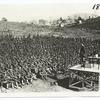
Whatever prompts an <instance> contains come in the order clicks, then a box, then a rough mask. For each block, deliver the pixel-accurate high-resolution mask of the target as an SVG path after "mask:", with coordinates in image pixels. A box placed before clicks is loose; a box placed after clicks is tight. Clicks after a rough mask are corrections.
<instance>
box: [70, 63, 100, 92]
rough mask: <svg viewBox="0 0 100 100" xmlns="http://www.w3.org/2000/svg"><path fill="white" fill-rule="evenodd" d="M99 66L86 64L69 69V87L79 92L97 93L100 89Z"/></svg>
mask: <svg viewBox="0 0 100 100" xmlns="http://www.w3.org/2000/svg"><path fill="white" fill-rule="evenodd" d="M99 66H100V64H90V63H86V64H85V65H84V67H82V66H81V65H80V64H79V65H76V66H73V67H71V68H70V69H69V71H70V78H69V87H70V88H73V89H77V90H79V91H99V89H100V68H99Z"/></svg>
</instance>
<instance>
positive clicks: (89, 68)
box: [70, 64, 100, 73]
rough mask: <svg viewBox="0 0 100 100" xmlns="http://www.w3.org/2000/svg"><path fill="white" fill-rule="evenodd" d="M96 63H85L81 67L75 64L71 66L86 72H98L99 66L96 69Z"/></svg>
mask: <svg viewBox="0 0 100 100" xmlns="http://www.w3.org/2000/svg"><path fill="white" fill-rule="evenodd" d="M98 66H99V67H100V65H98V64H86V65H85V67H81V65H80V64H79V65H76V66H73V67H71V68H70V69H72V70H79V71H86V72H95V73H100V68H99V69H98Z"/></svg>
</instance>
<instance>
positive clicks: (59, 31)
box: [0, 18, 100, 38]
mask: <svg viewBox="0 0 100 100" xmlns="http://www.w3.org/2000/svg"><path fill="white" fill-rule="evenodd" d="M98 20H100V18H96V19H91V20H87V21H86V22H85V23H83V24H82V25H76V26H72V27H68V26H65V27H63V28H59V27H57V26H39V25H34V24H29V23H24V22H4V21H0V34H4V35H6V34H12V35H14V36H22V35H28V34H31V35H37V34H39V35H49V36H56V37H59V36H61V37H77V38H78V37H82V38H83V37H84V38H85V37H87V38H100V34H98V33H99V32H100V30H96V29H97V28H98V29H99V26H100V25H99V24H100V21H98ZM87 23H88V24H87ZM87 25H88V26H87ZM92 27H93V29H92V30H91V28H92ZM87 28H88V30H87Z"/></svg>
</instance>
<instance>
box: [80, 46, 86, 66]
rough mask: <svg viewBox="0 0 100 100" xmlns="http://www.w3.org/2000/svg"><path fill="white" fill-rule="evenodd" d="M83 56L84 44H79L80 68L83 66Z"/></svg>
mask: <svg viewBox="0 0 100 100" xmlns="http://www.w3.org/2000/svg"><path fill="white" fill-rule="evenodd" d="M84 55H85V46H84V44H81V48H80V64H81V65H82V67H85V66H84Z"/></svg>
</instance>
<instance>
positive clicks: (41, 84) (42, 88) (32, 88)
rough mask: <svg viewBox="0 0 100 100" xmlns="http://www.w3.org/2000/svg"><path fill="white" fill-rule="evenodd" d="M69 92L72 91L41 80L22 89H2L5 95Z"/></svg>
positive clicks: (34, 81)
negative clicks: (13, 93)
mask: <svg viewBox="0 0 100 100" xmlns="http://www.w3.org/2000/svg"><path fill="white" fill-rule="evenodd" d="M62 91H63V92H64V91H65V92H66V91H67V92H68V91H72V90H69V89H66V88H63V87H61V86H58V85H50V82H47V81H43V80H40V79H37V80H33V82H32V84H28V85H24V86H23V87H22V88H21V87H19V88H18V89H16V88H14V89H12V88H9V89H2V92H4V93H10V92H62Z"/></svg>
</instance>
